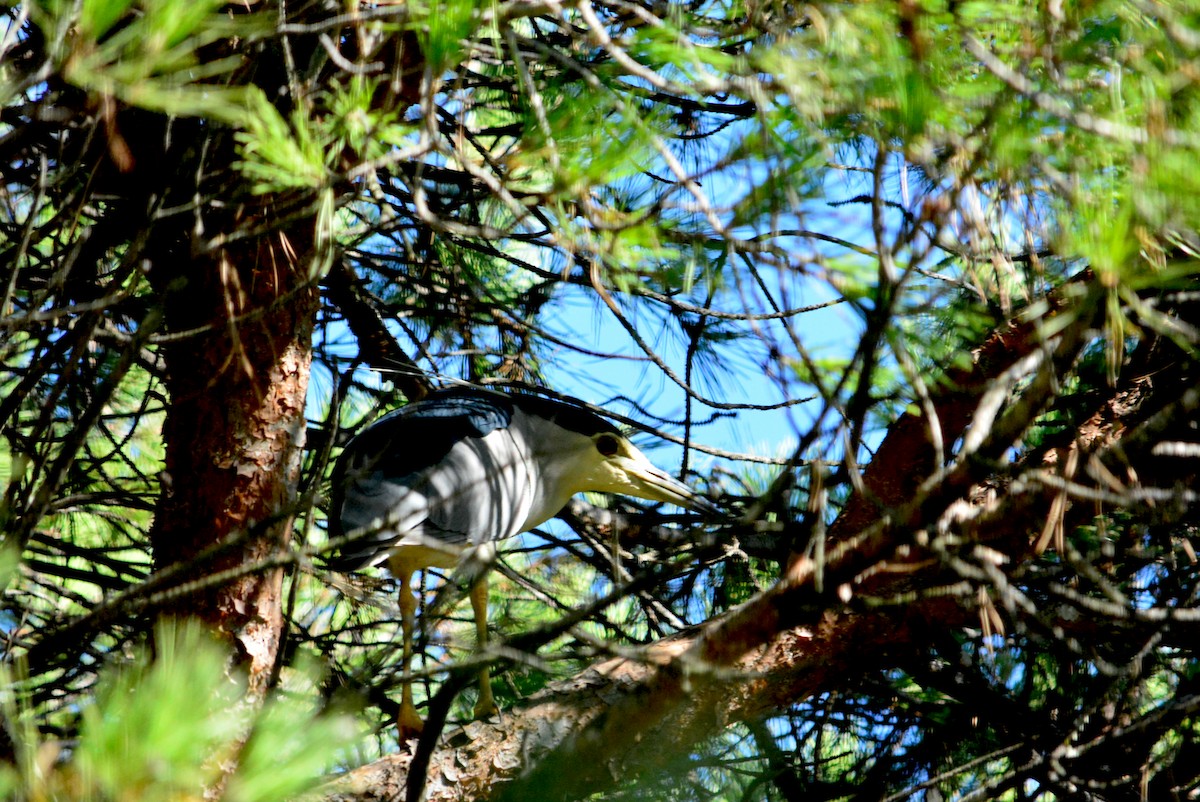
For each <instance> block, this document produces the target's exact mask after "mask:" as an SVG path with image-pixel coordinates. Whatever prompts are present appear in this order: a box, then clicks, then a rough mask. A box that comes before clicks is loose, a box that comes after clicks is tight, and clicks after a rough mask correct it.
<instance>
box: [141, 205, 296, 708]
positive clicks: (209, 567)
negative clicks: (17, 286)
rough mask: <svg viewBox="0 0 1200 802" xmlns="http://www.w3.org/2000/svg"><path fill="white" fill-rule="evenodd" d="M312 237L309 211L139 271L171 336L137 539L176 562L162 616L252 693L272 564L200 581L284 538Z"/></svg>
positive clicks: (160, 561) (278, 584) (273, 636)
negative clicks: (161, 454)
mask: <svg viewBox="0 0 1200 802" xmlns="http://www.w3.org/2000/svg"><path fill="white" fill-rule="evenodd" d="M270 211H271V209H270V206H269V204H264V207H263V208H262V210H261V212H260V213H259V214H258V215H250V214H248V213H246V212H239V213H237V214H234V215H231V218H232V219H230V220H229V221H228V226H227V227H223V228H222V230H225V231H245V230H254V228H256V227H257V226H258V224H260V223H261V220H262V219H267V218H269V217H270ZM312 243H313V222H312V219H311V218H308V219H304V220H300V221H299V222H297V223H294V224H291V225H289V226H287V227H286V228H282V229H280V230H278V231H275V232H273V233H270V234H265V235H261V236H258V237H254V238H251V239H248V240H246V241H244V242H239V243H235V244H233V245H231V246H227V247H222V248H219V249H217V250H216V251H215V252H213V253H211V254H207V255H200V256H198V257H195V256H193V257H191V258H190V259H189V260H188V261H185V262H183V265H182V267H181V268H180V267H176V266H175V265H178V264H179V262H178V261H177V262H176V263H175V264H171V263H169V262H168V263H165V264H159V263H156V264H154V265H153V268H152V275H153V276H154V279H155V280H156V281H157V282H163V283H166V284H167V286H166V287H164V289H165V290H166V293H165V295H166V297H167V298H168V301H167V308H166V313H167V325H168V329H169V332H170V333H171V335H173V336H176V337H178V339H177V341H175V342H173V343H171V344H170V345H169V346H167V347H166V348H165V349H164V359H165V362H166V365H165V376H166V384H167V390H168V392H169V394H170V401H169V404H168V406H167V410H168V411H167V417H166V422H165V424H164V427H163V437H164V440H165V444H166V470H165V473H164V476H163V492H162V496H161V498H160V500H159V504H158V509H157V511H156V515H155V521H154V526H153V529H152V531H151V534H150V536H151V543H152V545H153V549H154V561H155V567H156V568H157V569H162V568H165V567H167V566H174V565H177V564H185V565H188V567H187V569H185V571H184V574H183V576H182V578H181V580H180V581H181V582H182V583H185V584H183V585H181V589H182V590H183V591H184V592H182V593H180V595H179V597H178V599H177V601H176V602H175V603H174V604H173V605H172V606H171V607H170V608H169V609H168V612H169V613H171V614H178V615H190V616H195V617H198V618H200V619H201V620H203V621H205V622H206V623H208V624H209V625H210V626H211V627H212V628H213V629H214V630H216V631H217V632H219V633H221V634H222V635H223V636H224V637H226V638H227V639H228V640H229V641H230V642H231V643H232V645H233V646H234V648H235V649H236V652H237V654H238V656H239V659H240V660H241V661H242V662H243V663H244V665H245V667H246V668H247V670H248V671H249V675H250V683H251V690H252V691H255V692H257V691H261V690H263V689H265V687H266V685H267V684H268V682H269V680H270V677H271V675H272V672H273V668H274V666H275V662H276V658H277V655H278V651H279V647H280V643H281V640H282V635H283V616H282V604H281V591H282V583H283V571H282V569H280V568H272V569H270V570H264V571H259V572H252V573H247V574H245V575H242V576H237V577H235V578H232V579H230V580H229V581H225V582H220V583H217V584H214V583H212V582H211V577H213V575H214V574H216V573H217V572H220V571H222V570H226V569H231V568H236V567H238V566H245V565H247V564H252V563H254V562H255V561H258V560H261V559H263V558H266V557H268V556H270V555H272V554H276V553H278V552H279V551H280V550H282V549H285V548H286V547H287V545H288V542H289V540H290V537H291V528H292V522H293V519H294V516H295V513H296V500H297V483H298V479H299V472H300V460H301V452H302V449H303V446H304V433H305V415H304V408H305V394H306V391H307V389H308V376H309V366H310V363H311V358H312V344H311V343H312V331H313V325H314V321H315V314H316V309H317V302H318V292H317V289H316V286H315V283H314V282H313V281H312V280H311V279H310V275H309V269H308V265H309V264H310V263H311V262H312V259H313V255H312ZM165 256H166V258H168V259H169V258H171V257H170V254H169V253H168V254H165ZM164 268H165V270H164ZM206 577H207V578H210V580H209V581H208V582H201V583H200V584H198V585H194V586H191V587H189V586H188V585H187V584H186V583H188V582H189V580H204V579H205V578H206Z"/></svg>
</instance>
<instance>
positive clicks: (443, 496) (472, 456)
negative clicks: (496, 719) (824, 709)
mask: <svg viewBox="0 0 1200 802" xmlns="http://www.w3.org/2000/svg"><path fill="white" fill-rule="evenodd" d="M332 482H333V484H332V490H331V496H330V502H331V504H330V518H329V520H330V535H331V537H332V538H335V539H337V540H338V541H339V542H340V543H341V544H342V545H341V547H340V550H339V553H338V554H337V555H336V556H335V557H334V558H332V559H330V560H329V565H330V567H331V568H333V569H334V570H339V571H354V570H359V569H362V568H366V567H369V566H373V565H385V566H386V567H387V569H388V570H389V572H390V573H391V574H392V576H393V577H394V578H395V579H396V581H397V582H398V583H399V607H400V615H401V630H402V672H403V673H402V679H401V683H402V686H401V700H400V708H399V712H398V714H397V726H398V728H399V730H400V735H401V738H402V739H405V738H409V737H413V736H415V735H419V734H420V733H421V731H422V730H423V728H424V722H423V721H422V719H421V717H420V714H419V713H418V712H417V709H416V706H415V705H414V703H413V696H412V687H411V671H410V661H411V659H412V653H413V630H414V626H415V615H416V608H417V599H416V596H415V595H414V593H413V575H414V574H415V573H416V572H417V571H418V570H424V569H426V568H444V569H449V568H456V567H460V566H465V565H467V564H472V565H474V566H475V570H474V571H471V572H468V575H469V576H470V579H471V581H470V593H469V595H470V599H471V607H472V610H473V612H474V617H475V630H476V638H477V643H478V644H479V647H480V648H482V646H483V645H484V644H485V643H486V640H487V597H488V592H487V579H486V566H488V565H490V564H491V562H492V561H493V560H494V558H495V548H496V542H497V541H500V540H504V539H505V538H510V537H513V536H515V535H518V534H520V533H522V532H525V531H528V530H530V529H533V528H534V527H536V526H539V525H540V524H542V523H544V522H545V521H547V520H549V519H550V518H552V517H553V516H554V515H556V514H557V513H558V512H559V511H560V510H562V508H563V507H564V506H565V505H566V503H567V501H568V500H569V499H570V498H571V496H573V495H575V494H576V493H581V492H589V491H590V492H609V493H620V494H624V495H628V496H634V497H637V498H641V499H646V500H649V501H660V502H668V503H671V504H675V505H677V506H680V507H686V508H690V509H692V510H695V511H698V512H701V513H704V514H706V515H710V516H715V515H719V514H720V509H719V508H718V507H717V506H716V505H714V504H713V503H712V502H710V501H708V500H707V499H705V498H704V497H703V496H701V495H699V494H697V493H696V492H695V491H693V490H692V489H691V488H690V487H688V486H687V485H686V484H684V483H683V482H681V481H679V480H678V479H676V478H675V477H673V476H671V475H670V474H668V473H666V472H665V471H663V470H660V469H659V468H657V467H655V465H654V464H653V463H652V462H651V461H650V459H649V458H648V457H646V455H644V454H643V453H642V452H641V451H639V450H638V449H637V448H636V447H634V445H633V444H632V443H631V442H630V441H629V439H628V438H627V437H625V436H624V435H623V434H622V433H621V431H620V430H619V429H618V428H617V427H616V426H614V425H613V424H612V423H610V422H609V421H607V420H606V419H604V418H603V417H601V416H600V415H598V414H596V413H594V412H592V411H591V410H589V409H587V408H585V407H584V406H582V405H580V404H578V403H575V402H573V401H572V402H568V401H560V400H555V399H550V398H547V397H544V396H539V395H533V394H528V393H503V392H498V391H494V390H485V389H481V388H477V387H472V386H461V387H452V388H450V389H444V390H439V391H435V392H433V393H432V394H430V395H429V396H427V397H426V398H424V399H422V400H420V401H417V402H414V403H411V404H408V405H406V406H404V407H401V408H400V409H398V410H396V411H394V412H391V413H389V414H387V415H384V416H383V417H381V418H380V419H379V420H378V421H376V422H374V423H372V424H370V425H369V426H367V427H366V428H365V429H363V430H361V431H360V432H359V433H358V434H356V435H355V436H354V437H353V438H351V440H350V441H349V442H348V443H347V444H346V447H345V449H344V450H343V451H342V453H341V455H340V456H339V458H338V460H337V462H336V463H335V466H334V471H333V475H332ZM481 567H482V568H481ZM479 681H480V690H479V697H478V701H477V703H476V705H475V711H474V712H475V716H476V717H477V718H487V717H489V716H490V715H492V714H494V713H495V712H496V711H497V708H496V704H495V699H494V698H493V696H492V689H491V679H490V676H489V673H488V670H487V668H486V666H485V667H484V668H483V669H482V670H481V671H480V676H479Z"/></svg>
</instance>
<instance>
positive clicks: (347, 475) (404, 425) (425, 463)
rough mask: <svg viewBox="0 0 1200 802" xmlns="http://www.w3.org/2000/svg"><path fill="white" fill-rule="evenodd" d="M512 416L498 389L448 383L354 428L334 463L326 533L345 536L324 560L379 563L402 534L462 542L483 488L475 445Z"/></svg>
mask: <svg viewBox="0 0 1200 802" xmlns="http://www.w3.org/2000/svg"><path fill="white" fill-rule="evenodd" d="M512 415H513V407H512V404H511V402H510V401H509V400H508V399H507V397H506V396H503V395H501V394H499V393H490V392H481V391H477V390H450V391H446V392H443V393H437V394H434V395H432V396H430V397H429V398H427V399H425V400H424V401H421V402H418V403H416V404H410V405H409V406H407V407H404V408H402V409H400V410H397V411H396V412H393V413H391V414H389V415H386V416H384V417H383V418H381V419H379V420H378V421H376V422H375V423H373V424H371V425H370V426H368V427H367V428H365V429H364V430H362V431H361V432H359V434H358V435H356V436H355V437H354V438H353V439H352V440H351V441H350V442H349V443H348V444H347V446H346V448H345V450H344V451H343V452H342V455H341V457H340V458H339V459H338V462H337V465H336V466H335V468H334V473H333V493H332V499H331V500H332V505H331V510H330V534H331V535H333V536H335V537H338V536H348V537H350V538H351V541H350V542H349V543H347V544H345V545H344V546H343V547H342V549H341V550H340V553H339V554H338V556H337V557H335V558H333V559H331V560H330V561H329V565H330V567H333V568H335V569H338V570H354V569H356V568H362V567H364V566H367V565H373V564H375V563H378V562H381V561H382V560H383V559H384V558H385V557H386V556H387V554H388V551H389V549H390V548H391V547H392V546H393V545H395V544H396V543H397V542H399V541H400V540H401V539H405V540H406V541H415V542H420V541H422V540H426V541H428V542H430V543H433V544H436V543H439V542H441V543H446V544H448V545H460V544H463V543H465V542H466V541H467V539H468V538H469V537H470V535H471V525H472V517H471V515H470V514H469V510H470V509H472V507H475V506H478V504H479V503H481V501H480V500H481V499H483V498H484V495H483V494H484V493H485V492H486V489H485V488H484V486H483V485H482V483H481V482H480V481H478V480H480V479H483V478H486V477H485V476H484V475H483V474H482V473H481V471H485V470H486V468H485V467H483V466H481V465H480V464H479V460H478V458H477V454H478V452H479V451H480V449H479V447H478V444H479V443H480V442H481V441H482V438H484V437H487V436H488V435H489V434H492V433H493V432H496V431H498V430H503V429H504V428H506V427H507V426H508V425H509V423H510V422H511V421H512ZM471 444H475V447H470V446H471ZM456 487H457V489H456ZM463 488H466V490H465V491H464V490H463ZM464 492H466V493H468V494H469V495H468V497H462V496H463V493H464Z"/></svg>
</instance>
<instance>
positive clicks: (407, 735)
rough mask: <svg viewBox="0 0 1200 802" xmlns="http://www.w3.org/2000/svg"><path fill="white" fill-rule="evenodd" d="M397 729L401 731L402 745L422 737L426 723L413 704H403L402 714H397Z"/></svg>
mask: <svg viewBox="0 0 1200 802" xmlns="http://www.w3.org/2000/svg"><path fill="white" fill-rule="evenodd" d="M396 729H397V730H399V738H400V743H402V744H403V743H405V742H406V741H409V740H411V739H412V738H418V737H420V735H421V733H422V732H424V730H425V722H424V721H422V720H421V716H420V714H419V713H417V708H416V707H414V706H413V705H412V704H411V703H409V704H401V705H400V712H399V713H397V714H396Z"/></svg>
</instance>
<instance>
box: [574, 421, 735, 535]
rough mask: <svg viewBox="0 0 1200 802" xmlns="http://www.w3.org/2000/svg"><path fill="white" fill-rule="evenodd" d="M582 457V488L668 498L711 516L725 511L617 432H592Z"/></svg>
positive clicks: (579, 489)
mask: <svg viewBox="0 0 1200 802" xmlns="http://www.w3.org/2000/svg"><path fill="white" fill-rule="evenodd" d="M588 439H589V440H590V443H589V444H588V446H589V447H588V448H587V449H586V450H585V453H584V454H583V455H582V456H581V457H580V460H579V462H580V465H579V467H581V468H583V470H581V471H579V487H578V488H577V489H578V491H584V492H586V491H600V492H605V493H621V494H623V495H626V496H634V497H636V498H644V499H647V500H649V501H666V502H669V503H671V504H676V505H678V506H680V507H687V508H689V509H693V510H696V511H697V512H702V513H705V514H708V515H720V514H721V510H720V509H719V508H717V507H716V506H715V505H713V504H712V503H711V502H709V501H708V499H706V498H704V497H703V496H701V495H699V494H698V493H696V492H695V491H694V490H692V489H691V488H690V487H688V486H687V485H685V484H684V483H683V482H681V481H679V480H678V479H676V478H675V477H673V476H671V475H670V474H669V473H667V472H666V471H664V470H661V469H660V468H658V467H656V466H655V465H654V463H652V462H651V461H650V459H649V458H648V457H647V456H646V455H645V454H643V453H642V452H641V451H639V450H638V449H637V448H636V447H635V446H634V445H633V443H631V442H629V440H628V439H627V438H626V437H624V436H623V435H621V434H620V433H618V432H616V431H603V432H597V433H595V434H592V435H590V437H589V438H588Z"/></svg>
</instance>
